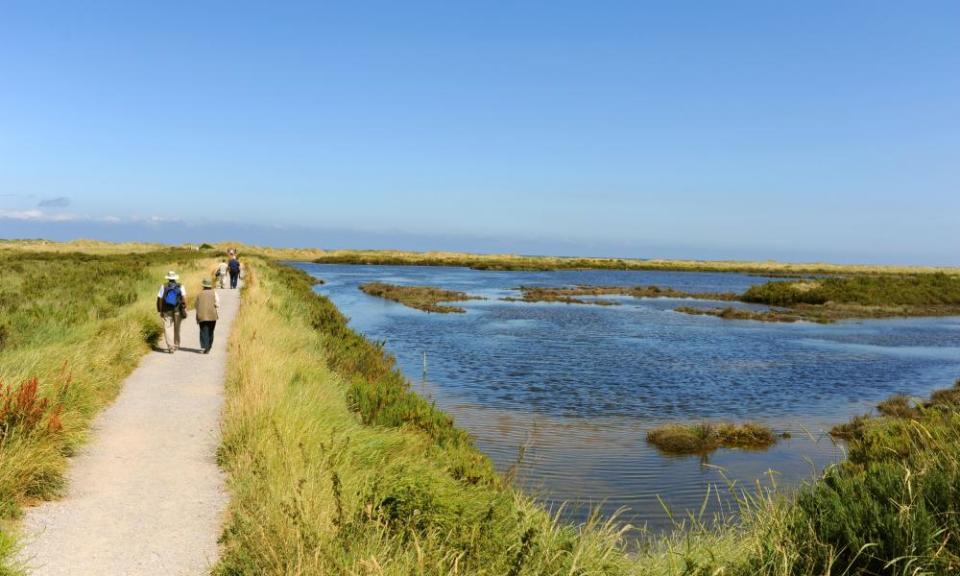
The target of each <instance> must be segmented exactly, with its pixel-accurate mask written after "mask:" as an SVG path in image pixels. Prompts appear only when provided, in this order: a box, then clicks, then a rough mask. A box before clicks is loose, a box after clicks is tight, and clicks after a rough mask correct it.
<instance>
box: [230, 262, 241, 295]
mask: <svg viewBox="0 0 960 576" xmlns="http://www.w3.org/2000/svg"><path fill="white" fill-rule="evenodd" d="M227 267H228V268H229V269H230V288H236V287H237V279H238V278H240V259H239V258H237V257H236V256H234V257H233V258H231V259H230V263H229V264H227Z"/></svg>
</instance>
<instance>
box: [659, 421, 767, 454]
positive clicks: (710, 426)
mask: <svg viewBox="0 0 960 576" xmlns="http://www.w3.org/2000/svg"><path fill="white" fill-rule="evenodd" d="M647 442H650V443H651V444H653V445H654V446H656V447H657V448H658V449H660V450H661V451H663V452H666V453H667V454H699V455H705V454H709V453H710V452H713V451H714V450H717V449H718V448H744V449H753V450H760V449H764V448H769V447H770V446H773V445H774V444H775V443H776V442H777V437H776V435H775V434H774V433H773V430H771V429H770V428H769V427H767V426H763V425H761V424H757V423H755V422H744V423H741V424H736V423H733V422H719V423H713V422H701V423H697V424H666V425H664V426H660V427H657V428H654V429H653V430H650V431H649V432H648V433H647Z"/></svg>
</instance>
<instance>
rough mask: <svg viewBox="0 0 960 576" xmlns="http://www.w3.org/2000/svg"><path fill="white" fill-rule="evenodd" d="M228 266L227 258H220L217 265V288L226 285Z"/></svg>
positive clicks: (222, 287)
mask: <svg viewBox="0 0 960 576" xmlns="http://www.w3.org/2000/svg"><path fill="white" fill-rule="evenodd" d="M228 268H229V267H228V266H227V259H226V258H223V259H221V260H220V264H218V265H217V272H216V275H217V288H220V289H221V290H222V289H224V288H226V287H227V274H229V269H228Z"/></svg>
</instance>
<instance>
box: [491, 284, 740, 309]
mask: <svg viewBox="0 0 960 576" xmlns="http://www.w3.org/2000/svg"><path fill="white" fill-rule="evenodd" d="M520 294H521V297H520V298H504V300H508V301H510V300H519V301H522V302H563V303H565V304H599V305H601V306H614V305H617V304H619V302H617V301H616V300H603V299H596V298H591V299H589V300H585V299H584V298H583V296H631V297H633V298H696V299H701V300H736V299H738V298H739V296H738V295H737V294H731V293H720V292H717V293H714V292H709V293H701V292H696V293H694V292H684V291H682V290H675V289H673V288H661V287H660V286H585V285H582V286H567V287H561V288H552V287H544V286H521V287H520Z"/></svg>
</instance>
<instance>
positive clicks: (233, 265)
mask: <svg viewBox="0 0 960 576" xmlns="http://www.w3.org/2000/svg"><path fill="white" fill-rule="evenodd" d="M227 266H229V267H230V271H231V272H239V271H240V261H239V260H237V259H236V258H234V259H233V260H231V261H230V263H229V264H227Z"/></svg>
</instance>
